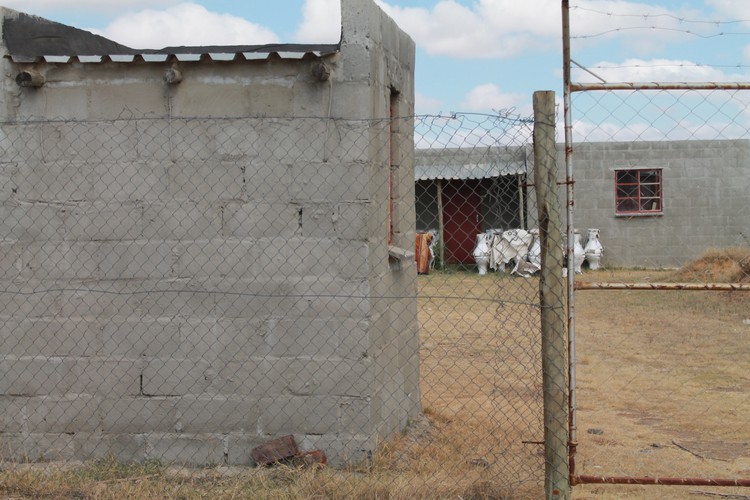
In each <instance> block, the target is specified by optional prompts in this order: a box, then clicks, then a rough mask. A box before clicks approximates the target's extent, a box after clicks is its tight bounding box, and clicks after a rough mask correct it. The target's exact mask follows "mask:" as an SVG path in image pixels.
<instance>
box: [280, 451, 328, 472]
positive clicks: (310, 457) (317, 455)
mask: <svg viewBox="0 0 750 500" xmlns="http://www.w3.org/2000/svg"><path fill="white" fill-rule="evenodd" d="M289 462H290V465H292V466H293V467H302V468H303V469H306V468H308V467H323V466H325V465H326V464H327V463H328V457H326V452H324V451H323V450H312V451H305V452H302V453H300V454H299V455H297V456H295V457H293V458H292V459H291V460H290V461H289Z"/></svg>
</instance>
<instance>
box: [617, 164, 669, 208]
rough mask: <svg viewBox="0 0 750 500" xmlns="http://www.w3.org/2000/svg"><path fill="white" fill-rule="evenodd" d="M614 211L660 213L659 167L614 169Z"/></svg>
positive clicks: (660, 177)
mask: <svg viewBox="0 0 750 500" xmlns="http://www.w3.org/2000/svg"><path fill="white" fill-rule="evenodd" d="M615 213H616V214H617V215H639V214H640V215H648V214H660V213H662V175H661V169H631V170H615Z"/></svg>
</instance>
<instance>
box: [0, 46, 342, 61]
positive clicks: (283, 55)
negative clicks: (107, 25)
mask: <svg viewBox="0 0 750 500" xmlns="http://www.w3.org/2000/svg"><path fill="white" fill-rule="evenodd" d="M335 47H336V48H335V50H331V49H323V50H304V51H302V50H301V51H299V52H297V51H294V50H290V49H289V48H286V50H283V51H269V52H260V51H239V52H220V51H217V50H212V51H211V52H194V53H190V52H177V53H166V52H165V53H160V52H142V53H135V54H105V55H39V56H24V55H18V54H9V55H7V56H6V57H8V58H9V59H10V60H11V61H13V62H14V63H17V64H34V63H40V62H47V63H57V64H71V63H76V62H81V63H106V62H110V61H111V62H116V63H137V62H147V63H150V62H155V63H161V62H168V61H178V62H241V61H260V60H264V59H273V58H275V57H278V58H279V59H292V60H299V59H303V58H304V57H306V56H308V55H312V56H313V57H318V58H320V57H324V56H328V55H332V54H336V53H338V52H339V46H338V45H337V46H335ZM212 49H214V48H213V47H212Z"/></svg>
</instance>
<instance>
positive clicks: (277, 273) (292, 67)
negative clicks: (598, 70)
mask: <svg viewBox="0 0 750 500" xmlns="http://www.w3.org/2000/svg"><path fill="white" fill-rule="evenodd" d="M0 14H2V47H1V50H2V52H3V56H4V57H3V59H2V62H0V64H2V66H3V75H4V77H3V81H2V87H1V88H0V114H1V116H0V148H2V156H1V157H0V177H2V183H1V184H0V211H1V212H2V216H1V217H0V246H2V254H1V260H0V457H2V458H3V459H6V460H7V459H15V460H27V459H28V460H67V459H88V458H96V457H102V456H108V455H111V456H114V457H116V458H118V459H121V460H126V461H139V460H146V459H157V460H163V461H169V462H181V463H189V464H219V463H230V464H249V463H252V458H251V455H250V451H251V449H252V448H253V447H254V446H256V445H258V444H260V443H263V442H265V441H267V440H269V439H272V438H275V437H278V436H281V435H287V434H293V435H294V436H295V438H296V440H297V442H298V444H299V446H300V448H301V449H303V450H305V449H322V450H323V451H325V452H326V454H327V455H328V457H329V461H330V462H332V463H334V464H344V463H346V462H348V461H352V460H355V461H356V460H360V459H363V458H365V457H367V456H369V454H371V453H372V452H373V451H374V449H375V446H376V444H377V442H378V441H379V440H382V439H386V438H388V437H389V436H391V435H393V434H394V433H397V432H399V431H400V430H402V429H403V428H404V426H405V425H406V423H407V421H408V420H409V418H411V417H414V416H415V415H416V414H418V413H419V412H420V394H419V358H418V348H419V342H418V331H417V328H418V327H417V306H416V270H415V266H414V263H413V262H412V260H413V257H412V256H413V254H411V253H410V252H409V251H408V250H409V249H412V250H413V245H414V226H415V222H414V221H415V216H414V173H413V165H412V164H413V139H412V134H413V126H412V124H411V123H410V122H409V120H408V119H401V118H399V117H410V116H412V115H413V106H414V97H413V96H414V57H415V56H414V54H415V47H414V43H413V41H412V40H411V39H410V38H409V37H408V36H407V35H406V34H405V33H404V32H402V31H401V30H400V29H399V28H398V26H396V24H395V23H394V22H393V21H392V20H391V19H390V18H388V17H387V16H386V15H385V14H384V13H383V12H382V11H381V10H380V9H379V8H378V7H377V6H376V5H375V4H374V3H373V2H372V0H346V1H343V2H342V24H343V27H342V36H341V41H340V43H338V44H333V45H269V46H233V47H171V48H165V49H158V50H136V49H132V48H129V47H124V46H122V45H119V44H117V43H114V42H112V41H110V40H106V39H104V38H102V37H99V36H95V35H93V34H91V33H88V32H85V31H81V30H78V29H75V28H72V27H69V26H64V25H61V24H57V23H54V22H51V21H48V20H45V19H41V18H38V17H34V16H29V15H26V14H23V13H19V12H15V11H12V10H9V9H2V11H0Z"/></svg>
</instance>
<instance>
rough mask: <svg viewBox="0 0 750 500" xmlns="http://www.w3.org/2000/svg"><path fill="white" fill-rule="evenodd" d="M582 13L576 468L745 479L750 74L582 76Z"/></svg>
mask: <svg viewBox="0 0 750 500" xmlns="http://www.w3.org/2000/svg"><path fill="white" fill-rule="evenodd" d="M568 14H569V10H568V2H567V1H565V0H564V1H563V21H564V23H563V24H564V42H565V43H564V46H565V57H564V60H565V69H564V73H565V77H566V81H565V90H566V92H565V105H566V110H565V132H566V133H565V139H566V168H567V180H566V183H567V186H568V207H569V210H568V213H569V219H568V232H567V234H568V241H569V242H570V245H569V248H568V258H569V259H575V258H576V257H578V258H580V259H581V260H582V261H583V262H584V265H583V269H582V273H581V274H579V275H575V276H574V275H572V274H571V275H570V276H569V282H568V286H569V293H570V301H569V326H570V327H569V335H570V342H571V352H572V356H571V369H570V373H571V419H570V424H571V425H570V440H571V442H570V446H571V452H572V453H571V463H570V468H571V483H572V484H574V485H580V486H579V488H580V489H581V490H584V491H586V492H592V493H597V492H599V493H601V492H606V491H611V492H613V493H615V494H618V495H631V496H632V495H646V494H651V493H645V492H644V491H643V490H642V488H643V487H644V486H643V485H664V486H674V488H664V489H663V490H660V491H659V495H660V496H664V497H674V498H681V497H684V495H685V494H686V493H687V492H686V490H685V487H691V489H690V490H689V492H690V493H691V494H705V495H721V496H727V495H731V494H735V493H736V494H741V493H743V492H744V494H747V490H742V489H738V490H737V491H734V490H732V489H730V490H726V489H722V490H714V489H713V487H717V486H722V487H737V488H740V487H747V486H750V468H748V462H749V461H750V446H749V445H748V443H750V434H749V433H748V427H747V414H748V412H750V378H748V375H747V373H748V370H749V369H750V364H748V363H749V362H748V359H750V358H749V357H748V354H749V353H750V341H749V339H750V337H748V333H750V332H749V331H748V325H750V320H749V319H748V318H747V315H748V310H749V309H748V305H750V294H748V293H747V292H748V291H750V240H748V235H749V234H750V232H749V231H748V230H749V229H750V224H749V223H748V222H747V221H748V220H749V219H748V215H750V208H749V207H748V203H747V192H748V190H749V189H750V164H748V161H747V158H748V152H750V140H749V139H750V124H749V123H748V122H747V120H746V114H747V112H748V105H747V101H748V100H747V90H748V89H750V84H747V83H666V82H663V83H612V82H608V81H605V79H604V78H600V77H599V73H600V72H603V71H606V69H604V68H600V69H596V68H594V69H592V68H585V67H583V66H580V71H579V72H578V75H577V76H578V77H581V78H583V77H584V76H583V75H586V76H588V77H589V78H588V79H590V77H591V76H592V75H593V76H594V77H595V78H597V79H598V80H599V81H596V82H595V83H574V82H572V81H571V64H577V63H574V62H573V60H572V59H571V54H570V30H569V25H570V23H569V18H568ZM602 74H604V73H602ZM574 183H575V217H573V199H574V197H573V185H574ZM592 230H593V231H592ZM586 236H588V241H589V242H592V243H589V245H587V241H586V239H587V238H586ZM579 243H580V244H579ZM602 248H603V250H602ZM574 290H575V294H574ZM574 298H575V300H573V299H574ZM603 484H606V485H609V486H606V487H603V486H601V485H603ZM612 485H619V486H612ZM678 486H679V488H678Z"/></svg>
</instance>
